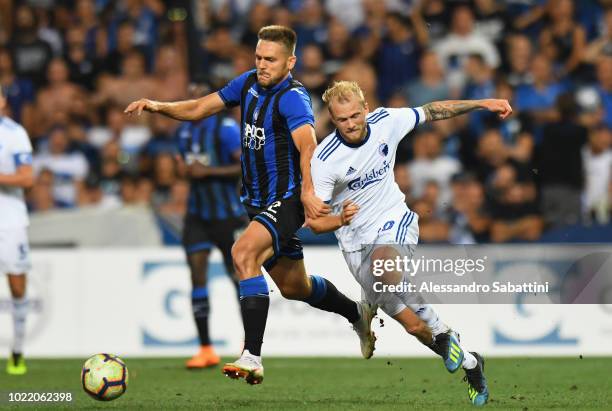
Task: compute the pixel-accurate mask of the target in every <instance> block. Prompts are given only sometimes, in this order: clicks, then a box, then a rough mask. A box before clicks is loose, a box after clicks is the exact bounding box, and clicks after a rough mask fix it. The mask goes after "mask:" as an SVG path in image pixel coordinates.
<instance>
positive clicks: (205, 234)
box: [183, 214, 247, 266]
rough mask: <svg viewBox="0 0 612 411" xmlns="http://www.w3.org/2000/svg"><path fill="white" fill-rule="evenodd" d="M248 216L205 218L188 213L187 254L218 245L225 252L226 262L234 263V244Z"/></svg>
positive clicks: (184, 237) (184, 234)
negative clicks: (220, 218) (221, 218)
mask: <svg viewBox="0 0 612 411" xmlns="http://www.w3.org/2000/svg"><path fill="white" fill-rule="evenodd" d="M246 223H247V221H246V218H228V219H224V220H203V219H201V218H200V217H198V216H196V215H193V214H187V215H186V216H185V226H184V228H183V247H184V248H185V253H186V254H192V253H197V252H198V251H203V250H210V249H211V248H212V247H213V246H216V247H217V248H218V249H219V250H221V253H222V254H223V260H224V263H225V264H226V265H227V264H230V266H231V263H232V245H233V244H234V241H236V239H237V238H238V236H239V235H240V234H241V233H242V231H243V230H244V229H245V228H246Z"/></svg>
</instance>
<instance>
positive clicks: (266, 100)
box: [125, 26, 376, 384]
mask: <svg viewBox="0 0 612 411" xmlns="http://www.w3.org/2000/svg"><path fill="white" fill-rule="evenodd" d="M258 37H259V41H258V43H257V48H256V50H255V66H256V69H255V70H250V71H247V72H246V73H244V74H242V75H240V76H238V77H236V78H235V79H234V80H232V81H230V82H229V83H228V85H227V86H225V87H224V88H222V89H221V90H220V91H218V92H216V93H212V94H209V95H207V96H205V97H202V98H199V99H196V100H187V101H179V102H174V103H162V102H158V101H152V100H148V99H141V100H138V101H135V102H133V103H131V104H130V105H129V106H128V107H127V108H126V110H125V111H126V113H128V114H129V113H136V114H140V113H141V112H142V111H143V110H147V111H151V112H154V113H162V114H165V115H167V116H170V117H172V118H175V119H179V120H192V121H193V120H200V119H203V118H206V117H209V116H211V115H214V114H216V113H218V112H220V111H221V110H223V109H225V108H228V107H236V106H238V105H239V106H240V108H241V115H242V119H241V137H242V196H241V199H242V201H243V203H244V205H245V207H246V210H247V213H248V215H249V218H250V219H251V223H250V224H249V226H248V227H247V229H246V230H245V232H244V234H242V235H241V236H240V238H239V239H238V240H237V241H236V243H235V244H234V247H233V248H232V257H233V261H234V266H235V267H236V271H237V273H238V276H239V278H240V308H241V312H242V319H243V323H244V334H245V345H244V351H243V352H242V355H241V357H240V358H239V359H238V360H237V361H235V362H233V363H229V364H226V365H225V366H224V368H223V372H224V373H225V375H227V376H229V377H231V378H244V379H245V380H246V381H247V382H248V383H249V384H259V383H261V381H262V380H263V365H262V362H261V345H262V343H263V335H264V331H265V327H266V321H267V317H268V308H269V305H270V299H269V295H268V293H269V291H268V285H267V283H266V280H265V278H264V276H263V274H262V266H264V267H265V268H266V270H267V271H268V273H269V274H270V276H271V277H272V279H273V280H274V282H275V283H276V285H277V286H278V288H279V289H280V291H281V293H282V295H283V296H284V297H286V298H289V299H294V300H301V301H304V302H307V303H308V304H310V305H312V306H313V307H316V308H319V309H321V310H325V311H330V312H335V313H337V314H340V315H342V316H343V317H345V318H346V319H347V320H348V321H349V322H350V323H351V324H353V328H354V329H355V331H356V332H357V334H358V335H359V338H360V342H361V349H362V355H363V356H364V357H366V358H369V357H370V356H371V355H372V352H373V350H374V335H373V334H372V331H371V329H370V322H371V320H372V318H373V316H374V314H375V311H376V309H375V307H373V306H370V305H369V304H367V303H356V302H354V301H352V300H350V299H348V298H347V297H346V296H345V295H344V294H342V293H341V292H340V291H338V290H337V289H336V287H335V286H334V285H333V284H332V283H331V282H330V281H328V280H327V279H324V278H322V277H318V276H308V275H307V274H306V268H305V267H304V261H303V259H304V255H303V252H302V243H301V242H300V240H299V238H298V237H297V236H296V235H295V233H296V231H297V230H298V229H299V228H300V227H301V226H302V225H303V223H304V211H305V212H306V214H307V215H308V217H310V218H316V217H319V216H323V215H325V214H326V213H329V211H330V208H329V206H327V205H325V204H324V203H323V202H322V201H321V200H320V199H319V198H317V197H316V196H315V194H314V188H313V185H312V178H311V176H310V160H311V158H312V153H313V152H314V150H315V148H316V146H317V141H316V137H315V133H314V116H313V113H312V106H311V101H310V96H309V94H308V92H307V91H306V89H305V88H304V87H303V86H302V85H301V84H300V83H299V82H297V81H295V80H293V78H292V76H291V73H290V71H291V70H292V69H293V67H294V66H295V63H296V57H295V46H296V42H297V38H296V34H295V32H294V31H293V30H291V29H290V28H287V27H283V26H266V27H264V28H262V29H261V30H260V31H259V34H258Z"/></svg>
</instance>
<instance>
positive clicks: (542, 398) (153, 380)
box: [0, 357, 612, 411]
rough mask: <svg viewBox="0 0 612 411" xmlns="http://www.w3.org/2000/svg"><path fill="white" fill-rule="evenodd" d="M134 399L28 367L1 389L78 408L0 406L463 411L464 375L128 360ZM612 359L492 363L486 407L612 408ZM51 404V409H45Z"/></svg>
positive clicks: (301, 361)
mask: <svg viewBox="0 0 612 411" xmlns="http://www.w3.org/2000/svg"><path fill="white" fill-rule="evenodd" d="M125 361H126V364H127V366H128V369H129V372H130V381H129V385H128V389H127V392H126V393H125V394H124V395H123V396H122V397H121V398H119V399H117V400H115V401H112V402H108V403H106V402H105V403H102V402H98V401H95V400H93V399H91V398H89V397H88V396H87V395H86V394H85V393H84V392H83V391H82V389H81V386H80V381H79V377H80V371H81V365H82V360H80V359H71V360H29V361H28V367H29V372H28V374H27V375H26V376H23V377H13V376H8V375H6V374H4V368H5V366H6V363H5V361H0V366H1V367H2V368H1V369H0V372H1V373H0V392H2V393H3V395H4V397H5V398H6V392H8V391H56V392H58V391H61V392H66V391H71V392H72V393H73V395H74V396H75V401H74V402H73V403H72V404H70V405H66V404H65V405H63V406H60V405H55V404H49V405H45V406H42V407H41V406H40V405H37V406H34V405H31V406H29V407H28V406H27V405H25V404H14V405H8V404H7V402H6V400H5V399H4V400H3V401H4V402H3V403H0V409H6V408H8V409H34V408H36V409H58V408H63V409H79V408H82V409H106V408H119V409H142V410H151V409H179V410H183V409H194V410H195V409H198V410H210V409H213V410H214V409H234V410H235V409H244V410H309V411H311V410H319V409H321V410H399V409H403V410H408V409H422V410H453V411H455V410H462V409H474V407H473V406H471V404H470V403H469V402H468V399H467V390H466V384H465V383H464V382H463V381H462V377H463V372H462V371H461V370H460V371H458V372H457V374H448V373H447V372H446V371H445V369H444V368H443V365H442V363H441V361H440V360H436V359H414V358H390V357H389V358H386V357H380V358H373V359H371V360H369V361H366V360H361V359H356V358H266V359H265V362H264V365H265V372H266V377H265V380H264V383H263V384H262V385H260V386H249V385H247V384H246V383H244V382H243V381H242V380H240V381H233V380H230V379H228V378H226V377H224V376H223V375H222V374H221V371H220V368H218V367H217V368H213V369H209V370H202V371H187V370H185V369H184V368H183V360H182V359H169V358H164V359H136V358H125ZM611 369H612V358H583V359H581V358H578V357H573V358H546V359H544V358H499V359H496V358H491V359H488V360H487V362H486V371H487V372H486V375H487V378H488V380H489V388H490V391H491V397H490V402H489V404H487V405H486V407H485V408H487V409H510V410H542V409H557V410H578V409H580V410H583V409H591V410H596V409H597V410H612V377H611V373H610V370H611ZM43 407H44V408H43Z"/></svg>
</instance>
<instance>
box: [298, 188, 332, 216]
mask: <svg viewBox="0 0 612 411" xmlns="http://www.w3.org/2000/svg"><path fill="white" fill-rule="evenodd" d="M300 199H301V200H302V204H303V205H304V212H305V213H306V218H307V219H316V218H319V217H324V216H326V215H327V214H329V213H331V206H330V205H329V204H325V203H324V202H323V200H321V199H320V198H319V197H317V196H316V195H314V193H305V192H302V196H301V198H300Z"/></svg>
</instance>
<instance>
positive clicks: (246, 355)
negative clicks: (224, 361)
mask: <svg viewBox="0 0 612 411" xmlns="http://www.w3.org/2000/svg"><path fill="white" fill-rule="evenodd" d="M240 357H241V358H249V359H251V360H253V361H255V362H257V363H259V364H261V355H255V354H251V353H250V352H249V350H244V351H243V352H242V355H241V356H240Z"/></svg>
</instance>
